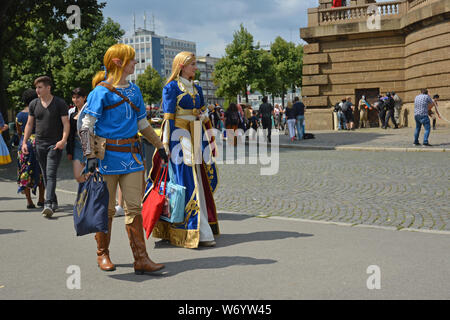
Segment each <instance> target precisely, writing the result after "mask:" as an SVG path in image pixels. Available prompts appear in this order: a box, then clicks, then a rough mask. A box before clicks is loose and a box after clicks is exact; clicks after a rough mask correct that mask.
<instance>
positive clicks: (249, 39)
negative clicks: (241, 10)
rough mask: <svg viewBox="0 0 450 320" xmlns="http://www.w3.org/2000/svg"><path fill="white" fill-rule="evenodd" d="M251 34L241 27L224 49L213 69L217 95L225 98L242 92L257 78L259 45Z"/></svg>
mask: <svg viewBox="0 0 450 320" xmlns="http://www.w3.org/2000/svg"><path fill="white" fill-rule="evenodd" d="M253 42H254V41H253V36H252V35H251V34H250V33H249V32H248V31H247V29H245V28H244V26H243V25H242V24H241V27H240V29H239V30H238V31H236V32H235V33H234V36H233V41H232V42H231V43H230V44H229V45H228V46H227V47H226V49H225V53H226V55H225V57H224V58H222V59H220V60H219V61H218V62H217V64H216V66H215V71H214V75H213V78H214V83H215V84H216V85H217V86H218V90H217V95H218V96H224V97H226V98H232V97H233V96H234V97H236V95H238V94H239V93H241V92H242V93H244V95H245V96H246V99H247V101H248V97H247V87H248V86H249V85H251V84H252V83H253V82H254V81H255V80H256V78H257V75H258V73H259V70H261V66H260V63H259V59H258V58H259V53H258V50H259V45H258V46H255V45H254V43H253Z"/></svg>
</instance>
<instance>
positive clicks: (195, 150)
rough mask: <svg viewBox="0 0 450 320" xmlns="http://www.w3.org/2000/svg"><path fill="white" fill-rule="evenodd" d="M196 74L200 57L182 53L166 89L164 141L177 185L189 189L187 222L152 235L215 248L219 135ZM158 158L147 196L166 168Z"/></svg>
mask: <svg viewBox="0 0 450 320" xmlns="http://www.w3.org/2000/svg"><path fill="white" fill-rule="evenodd" d="M196 70H197V64H196V58H195V55H194V54H193V53H191V52H181V53H179V54H178V55H177V56H176V57H175V59H174V61H173V65H172V74H171V76H170V77H169V79H168V81H167V84H166V86H165V87H164V89H163V111H164V121H163V124H162V128H161V135H162V136H161V139H162V141H163V144H164V147H165V148H166V153H168V154H170V155H171V157H170V160H169V166H171V170H173V173H174V176H175V180H176V181H174V182H175V183H176V184H178V185H182V186H184V187H186V197H185V210H184V221H183V222H182V223H179V224H170V223H168V222H165V221H162V220H160V221H158V222H157V224H156V225H155V228H154V229H153V233H152V234H153V237H156V238H161V239H165V240H169V241H170V242H171V243H172V244H173V245H176V246H179V247H184V248H197V247H198V246H205V247H212V246H215V245H216V242H215V238H214V235H218V234H219V223H218V218H217V211H216V205H215V202H214V192H215V191H216V189H217V187H218V172H217V168H216V165H215V164H214V161H213V157H212V156H213V155H214V154H215V151H214V147H213V146H214V145H215V144H214V136H213V134H212V132H210V131H207V130H209V129H212V125H211V121H210V119H209V117H208V110H207V107H206V105H205V101H204V98H203V92H202V88H201V87H200V86H198V85H195V84H194V82H193V80H194V77H195V72H196ZM200 134H201V135H200ZM195 139H198V140H196V141H194V140H195ZM205 155H206V156H208V159H205V158H204V156H205ZM159 159H160V157H159V154H158V153H155V155H154V157H153V168H152V171H151V172H150V177H149V183H148V186H147V194H148V192H150V190H151V189H152V187H153V183H154V182H155V179H156V177H157V175H158V173H159V171H160V170H161V167H160V164H159V163H160V161H159ZM205 160H206V161H205ZM210 160H212V161H210Z"/></svg>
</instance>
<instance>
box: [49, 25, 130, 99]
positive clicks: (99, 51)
mask: <svg viewBox="0 0 450 320" xmlns="http://www.w3.org/2000/svg"><path fill="white" fill-rule="evenodd" d="M123 35H124V31H123V30H121V28H120V25H119V24H118V23H116V22H114V21H113V20H112V19H110V18H108V19H107V20H106V21H105V20H103V17H102V16H100V17H97V20H96V22H95V24H93V26H92V27H89V28H85V29H82V30H80V31H79V32H78V34H77V35H76V37H74V38H73V39H72V41H71V42H70V44H69V46H68V47H67V49H65V50H64V52H63V54H62V56H63V59H64V64H63V66H62V67H61V69H60V70H58V73H56V74H55V76H54V79H55V85H56V87H57V88H60V90H61V91H62V92H63V93H62V94H63V96H64V97H70V94H71V91H72V90H73V89H74V88H77V87H81V88H84V89H85V90H89V89H92V84H91V83H92V78H93V77H94V75H95V74H96V73H97V72H98V71H100V70H101V67H102V65H103V57H104V55H105V52H106V50H108V48H109V47H110V46H112V45H114V44H116V43H117V42H118V41H119V39H120V38H121V37H122V36H123Z"/></svg>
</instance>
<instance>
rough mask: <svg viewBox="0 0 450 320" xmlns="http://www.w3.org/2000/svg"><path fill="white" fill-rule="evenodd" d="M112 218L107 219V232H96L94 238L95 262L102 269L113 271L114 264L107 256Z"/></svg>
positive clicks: (114, 268)
mask: <svg viewBox="0 0 450 320" xmlns="http://www.w3.org/2000/svg"><path fill="white" fill-rule="evenodd" d="M111 230H112V218H109V220H108V233H104V232H97V233H96V234H95V240H97V264H98V267H99V268H100V269H101V270H103V271H114V270H116V266H115V265H114V264H113V263H112V262H111V259H110V258H109V243H110V242H111Z"/></svg>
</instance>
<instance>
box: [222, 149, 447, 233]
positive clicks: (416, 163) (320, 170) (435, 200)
mask: <svg viewBox="0 0 450 320" xmlns="http://www.w3.org/2000/svg"><path fill="white" fill-rule="evenodd" d="M449 160H450V156H449V155H448V154H447V153H398V152H354V151H309V150H294V149H281V150H280V169H279V173H278V174H276V175H274V176H260V167H259V166H257V165H221V166H220V167H219V170H220V171H219V173H220V187H219V189H218V190H217V192H216V193H215V198H216V203H217V207H218V209H219V210H220V211H231V212H242V213H247V214H252V215H267V216H283V217H293V218H301V219H310V220H324V221H333V222H345V223H349V224H367V225H377V226H389V227H395V228H398V229H402V228H413V229H430V230H450V223H449V222H450V200H449V199H450V197H449V196H450V192H449V188H450V175H449V172H450V161H449Z"/></svg>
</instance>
